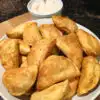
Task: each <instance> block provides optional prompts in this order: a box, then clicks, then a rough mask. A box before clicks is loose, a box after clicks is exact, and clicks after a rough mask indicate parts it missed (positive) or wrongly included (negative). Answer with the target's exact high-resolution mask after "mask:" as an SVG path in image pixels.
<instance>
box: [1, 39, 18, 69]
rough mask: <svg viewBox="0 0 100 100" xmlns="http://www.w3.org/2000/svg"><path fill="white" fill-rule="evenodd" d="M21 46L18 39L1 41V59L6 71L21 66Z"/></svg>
mask: <svg viewBox="0 0 100 100" xmlns="http://www.w3.org/2000/svg"><path fill="white" fill-rule="evenodd" d="M19 54H20V53H19V44H18V40H16V39H6V40H2V41H0V59H1V63H2V65H3V67H4V68H5V69H11V68H17V67H19V64H20V55H19Z"/></svg>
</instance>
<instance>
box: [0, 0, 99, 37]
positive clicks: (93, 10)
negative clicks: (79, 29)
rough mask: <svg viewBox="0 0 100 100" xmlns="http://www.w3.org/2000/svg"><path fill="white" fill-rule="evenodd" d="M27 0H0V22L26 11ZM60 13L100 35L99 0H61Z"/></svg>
mask: <svg viewBox="0 0 100 100" xmlns="http://www.w3.org/2000/svg"><path fill="white" fill-rule="evenodd" d="M28 1H29V0H0V22H2V21H4V20H7V19H9V18H12V17H14V16H16V15H20V14H23V13H25V12H27V8H26V5H27V3H28ZM63 2H64V8H63V12H62V14H63V15H65V16H69V17H70V18H72V19H73V20H75V21H77V22H78V23H80V24H82V25H84V26H86V27H87V28H89V29H90V30H92V31H93V32H94V33H95V34H96V35H98V36H99V37H100V0H63Z"/></svg>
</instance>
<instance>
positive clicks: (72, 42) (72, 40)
mask: <svg viewBox="0 0 100 100" xmlns="http://www.w3.org/2000/svg"><path fill="white" fill-rule="evenodd" d="M56 45H57V47H58V48H59V49H60V50H61V51H62V52H63V53H64V54H65V55H66V56H67V57H68V58H70V59H71V60H72V62H73V63H74V64H75V65H76V66H77V67H78V68H79V69H80V68H81V64H82V60H83V50H82V49H81V45H80V43H79V41H78V38H77V36H76V35H75V34H74V33H71V34H68V35H64V36H62V37H59V38H57V42H56Z"/></svg>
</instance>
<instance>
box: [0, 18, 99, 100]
mask: <svg viewBox="0 0 100 100" xmlns="http://www.w3.org/2000/svg"><path fill="white" fill-rule="evenodd" d="M32 21H34V22H37V23H38V25H41V24H51V23H53V22H52V19H51V18H45V19H38V20H32ZM77 26H78V28H81V29H83V30H85V31H86V32H88V33H89V34H92V35H93V36H94V37H96V38H97V39H98V40H99V38H98V37H97V36H96V35H95V34H94V33H93V32H91V31H90V30H89V29H87V28H85V27H84V26H82V25H80V24H77ZM5 38H7V36H6V35H4V36H3V37H2V38H1V39H5ZM99 41H100V40H99ZM4 71H5V70H4V68H3V67H2V65H1V64H0V96H1V97H2V98H3V99H4V100H28V99H27V98H26V97H22V98H17V97H14V96H11V95H10V94H9V93H8V91H7V89H6V88H5V87H4V85H3V83H2V75H3V73H4ZM99 94H100V85H99V86H98V87H97V88H96V89H95V90H94V91H93V92H91V93H89V94H88V95H86V96H81V97H78V96H77V95H75V96H74V97H73V98H72V100H94V99H95V98H96V97H97V96H98V95H99Z"/></svg>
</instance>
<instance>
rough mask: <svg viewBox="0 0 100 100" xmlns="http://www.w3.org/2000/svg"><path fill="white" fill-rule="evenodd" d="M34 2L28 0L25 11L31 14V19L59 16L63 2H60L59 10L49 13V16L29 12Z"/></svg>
mask: <svg viewBox="0 0 100 100" xmlns="http://www.w3.org/2000/svg"><path fill="white" fill-rule="evenodd" d="M34 1H35V0H30V1H29V2H28V4H27V9H28V11H29V12H30V13H31V14H32V16H33V17H36V18H49V17H52V15H61V13H62V8H63V2H62V1H61V5H62V6H61V8H60V9H59V10H58V11H56V12H55V13H51V14H43V15H42V14H36V13H34V12H33V11H32V10H31V7H32V3H34Z"/></svg>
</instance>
